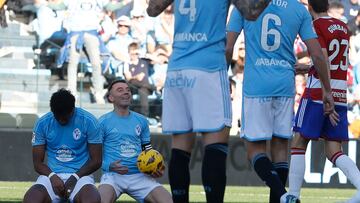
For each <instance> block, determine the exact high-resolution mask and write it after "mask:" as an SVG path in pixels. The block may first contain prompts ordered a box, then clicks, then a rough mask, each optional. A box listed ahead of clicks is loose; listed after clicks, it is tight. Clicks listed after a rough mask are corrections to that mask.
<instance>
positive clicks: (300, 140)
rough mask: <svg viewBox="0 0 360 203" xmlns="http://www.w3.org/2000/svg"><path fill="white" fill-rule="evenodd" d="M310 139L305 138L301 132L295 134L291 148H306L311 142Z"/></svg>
mask: <svg viewBox="0 0 360 203" xmlns="http://www.w3.org/2000/svg"><path fill="white" fill-rule="evenodd" d="M309 141H310V140H309V139H305V138H304V137H302V136H301V135H300V134H298V133H297V134H295V136H294V138H293V140H292V142H291V148H300V149H304V150H306V148H307V145H308V143H309Z"/></svg>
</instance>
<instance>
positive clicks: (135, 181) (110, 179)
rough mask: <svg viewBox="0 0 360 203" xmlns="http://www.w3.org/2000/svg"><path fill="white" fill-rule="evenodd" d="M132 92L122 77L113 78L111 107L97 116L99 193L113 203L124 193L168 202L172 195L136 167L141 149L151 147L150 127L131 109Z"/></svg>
mask: <svg viewBox="0 0 360 203" xmlns="http://www.w3.org/2000/svg"><path fill="white" fill-rule="evenodd" d="M131 98H132V94H131V91H130V88H129V86H128V84H127V83H126V81H125V80H115V81H114V82H113V83H112V84H111V85H110V86H109V88H108V100H109V102H111V103H113V104H114V110H113V111H111V112H109V113H107V114H105V115H103V116H102V117H101V118H100V128H101V131H102V135H103V143H104V151H103V152H104V153H103V164H102V170H103V175H102V177H101V181H100V186H99V192H100V195H101V202H102V203H110V202H111V203H112V202H115V201H116V199H117V198H119V197H120V195H121V194H123V193H126V194H128V195H130V196H131V197H133V198H134V199H135V200H136V201H137V202H144V201H146V202H157V203H171V202H172V199H171V195H170V193H169V192H168V191H166V190H165V188H164V187H163V186H161V184H159V183H158V182H157V181H156V180H155V179H154V178H158V177H161V176H162V175H163V172H164V171H163V170H162V171H157V172H155V173H153V174H151V175H146V174H143V173H141V172H140V171H139V169H138V168H137V164H136V163H137V157H138V155H139V154H140V153H141V152H142V150H148V149H151V144H150V130H149V126H148V122H147V120H146V118H145V117H144V116H142V115H141V114H138V113H136V112H133V111H130V110H129V106H130V105H131Z"/></svg>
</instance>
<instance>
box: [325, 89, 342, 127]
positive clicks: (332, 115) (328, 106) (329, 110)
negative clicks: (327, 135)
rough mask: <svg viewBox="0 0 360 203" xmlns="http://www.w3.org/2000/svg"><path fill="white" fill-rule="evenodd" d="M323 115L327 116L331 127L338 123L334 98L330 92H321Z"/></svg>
mask: <svg viewBox="0 0 360 203" xmlns="http://www.w3.org/2000/svg"><path fill="white" fill-rule="evenodd" d="M323 103H324V115H326V116H329V119H330V122H331V124H332V125H333V126H335V125H337V123H338V122H339V114H338V113H337V112H336V111H335V104H334V98H333V96H332V94H331V91H330V92H326V91H324V92H323Z"/></svg>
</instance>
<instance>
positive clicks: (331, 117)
mask: <svg viewBox="0 0 360 203" xmlns="http://www.w3.org/2000/svg"><path fill="white" fill-rule="evenodd" d="M329 120H330V123H331V125H332V126H337V124H338V123H339V122H340V118H339V114H338V113H337V112H336V111H334V112H333V113H331V114H329Z"/></svg>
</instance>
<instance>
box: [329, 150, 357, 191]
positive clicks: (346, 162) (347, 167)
mask: <svg viewBox="0 0 360 203" xmlns="http://www.w3.org/2000/svg"><path fill="white" fill-rule="evenodd" d="M335 165H336V166H337V167H338V168H339V169H340V170H341V171H342V172H343V173H344V174H345V176H346V177H347V178H348V180H350V182H351V183H352V184H353V185H354V186H355V187H356V189H357V190H358V191H360V171H359V169H358V167H357V166H356V164H355V163H354V162H353V160H351V159H350V158H349V157H348V156H346V155H345V154H343V155H341V156H339V157H338V158H337V159H336V161H335Z"/></svg>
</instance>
